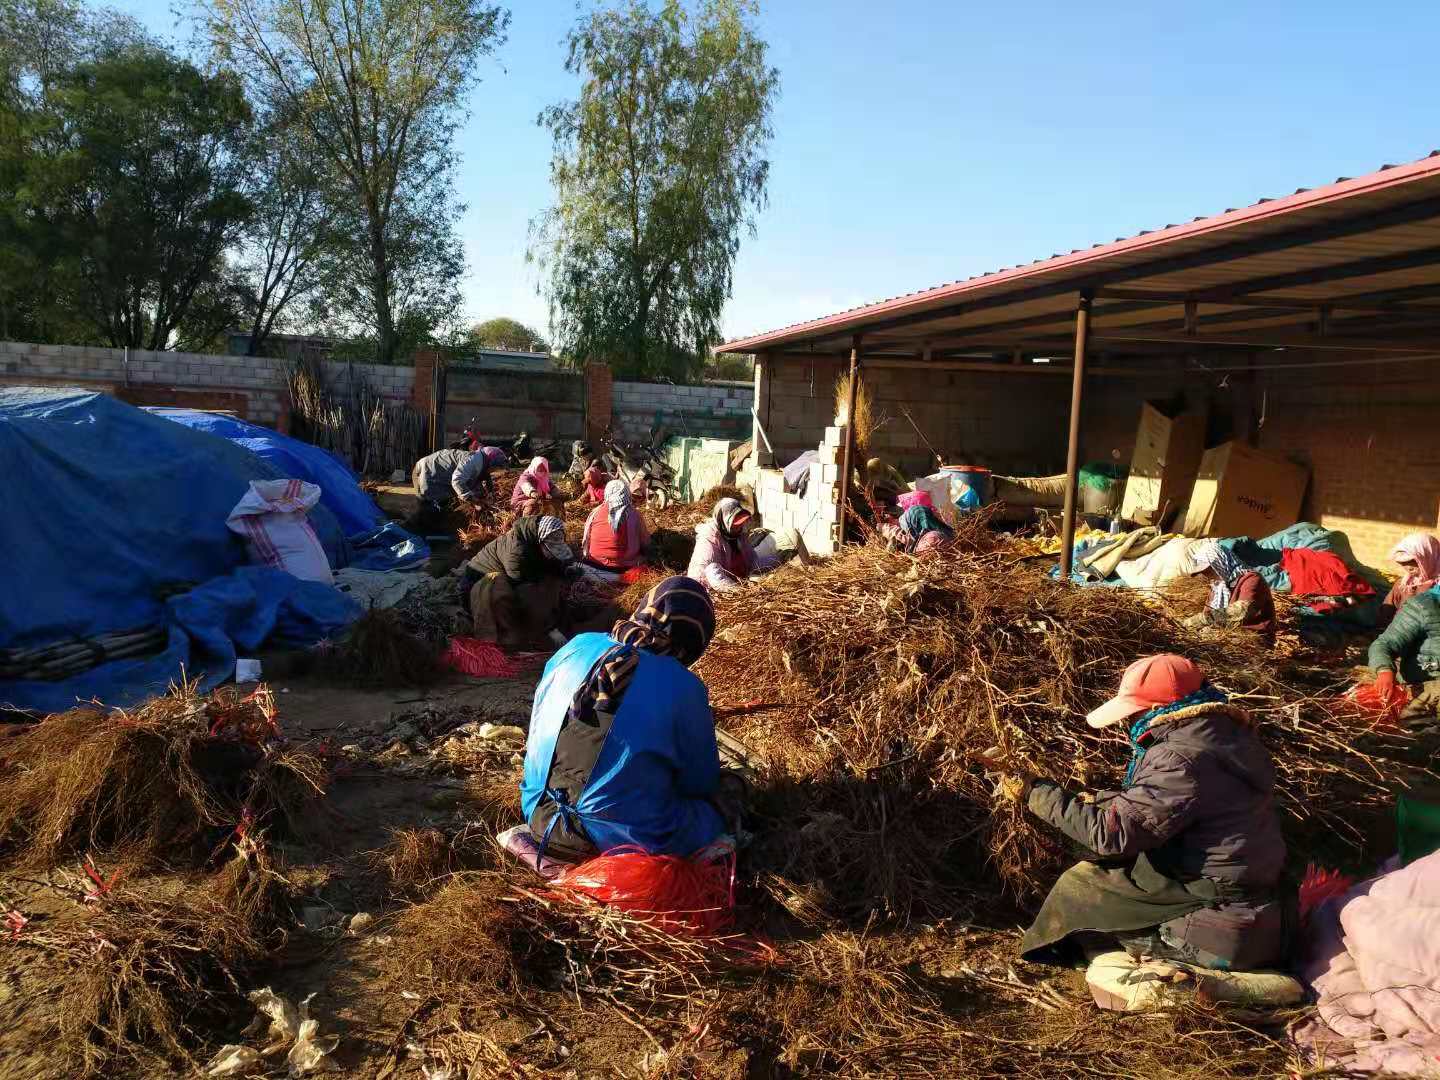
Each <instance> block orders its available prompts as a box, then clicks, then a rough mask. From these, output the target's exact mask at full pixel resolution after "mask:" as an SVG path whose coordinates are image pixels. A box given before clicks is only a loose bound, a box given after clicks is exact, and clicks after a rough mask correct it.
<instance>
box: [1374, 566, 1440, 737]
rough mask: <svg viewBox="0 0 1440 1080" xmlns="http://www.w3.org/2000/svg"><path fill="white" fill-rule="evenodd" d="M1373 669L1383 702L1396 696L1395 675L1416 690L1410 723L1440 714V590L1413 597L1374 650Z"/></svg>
mask: <svg viewBox="0 0 1440 1080" xmlns="http://www.w3.org/2000/svg"><path fill="white" fill-rule="evenodd" d="M1369 659H1370V667H1371V668H1373V669H1374V670H1375V672H1376V675H1375V687H1376V689H1377V691H1378V692H1379V695H1380V699H1381V700H1382V701H1388V700H1390V698H1391V695H1392V694H1394V693H1395V671H1396V667H1397V666H1398V667H1399V670H1400V679H1401V681H1402V682H1405V683H1409V684H1410V685H1412V686H1414V687H1415V688H1416V696H1415V700H1414V701H1412V702H1411V703H1410V704H1409V705H1408V706H1407V707H1406V709H1405V711H1404V713H1403V714H1402V715H1403V716H1404V717H1406V718H1407V719H1416V718H1420V717H1433V716H1436V715H1437V714H1440V586H1436V587H1435V588H1433V589H1428V590H1426V591H1425V592H1422V593H1417V594H1416V595H1415V596H1412V597H1410V599H1408V600H1406V601H1405V602H1404V603H1403V604H1402V605H1401V607H1400V610H1399V611H1397V612H1396V613H1395V618H1394V619H1393V620H1392V621H1391V623H1390V625H1389V626H1388V627H1386V628H1385V632H1384V633H1383V634H1381V635H1380V636H1379V637H1378V638H1376V639H1375V641H1374V643H1373V644H1371V646H1370V658H1369Z"/></svg>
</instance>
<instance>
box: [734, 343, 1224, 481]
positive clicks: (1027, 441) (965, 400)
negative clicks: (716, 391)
mask: <svg viewBox="0 0 1440 1080" xmlns="http://www.w3.org/2000/svg"><path fill="white" fill-rule="evenodd" d="M762 364H763V367H762V370H761V371H760V372H759V374H758V376H757V379H758V380H759V381H760V384H761V394H760V396H761V399H762V402H763V406H762V410H761V417H760V419H761V423H762V424H763V425H764V427H765V431H766V434H768V435H769V437H770V441H771V443H772V444H773V446H774V448H775V454H776V458H777V460H778V461H779V462H780V463H782V464H783V463H785V462H787V461H790V460H791V459H792V458H794V457H795V455H796V454H798V453H800V452H801V451H803V450H813V449H815V447H816V446H817V445H819V443H820V441H821V438H822V437H823V435H824V432H825V428H826V427H828V426H829V425H831V424H833V423H834V403H835V398H834V393H835V382H836V380H837V379H838V378H839V376H840V374H841V372H842V371H843V370H844V369H845V367H846V363H845V362H844V361H842V360H840V359H839V358H828V357H817V358H813V359H812V358H809V357H783V358H781V359H780V360H779V362H778V363H764V362H763V361H762ZM862 380H863V383H864V385H865V386H867V387H868V388H869V389H870V391H871V394H872V402H873V405H872V408H871V412H872V416H873V417H874V419H875V422H876V424H877V427H876V430H875V434H874V435H873V437H872V439H871V448H872V450H873V451H875V452H876V453H879V454H882V455H884V456H885V457H887V458H889V459H890V460H891V461H892V462H893V463H894V464H895V465H896V466H897V467H898V468H900V469H901V471H908V472H911V473H914V474H916V475H920V474H921V473H922V472H924V471H927V470H928V469H929V468H930V466H931V464H932V459H931V458H930V456H929V452H928V451H927V450H926V449H925V446H924V443H922V442H921V440H920V438H919V436H917V435H916V433H915V428H914V427H912V426H911V423H910V421H909V420H908V419H906V416H905V410H906V409H908V410H909V413H910V415H911V417H913V418H914V420H915V424H916V425H918V426H919V428H920V430H921V431H922V432H923V433H924V435H925V438H926V439H927V440H928V441H929V442H930V444H931V445H932V446H934V447H935V449H936V450H937V451H939V452H940V453H941V454H942V455H943V456H944V457H945V458H946V460H947V461H949V462H952V463H954V464H978V465H985V466H986V467H988V468H990V469H993V470H994V471H996V472H1000V473H1007V474H1011V475H1021V476H1025V475H1042V476H1043V475H1047V474H1051V473H1055V472H1059V471H1061V470H1063V469H1064V466H1065V441H1066V436H1067V433H1068V427H1069V414H1070V378H1069V374H1068V372H1063V371H1059V372H1056V373H1050V372H1033V371H1026V372H1024V373H1015V372H996V373H993V374H992V373H990V372H984V371H946V370H943V369H930V370H926V369H921V368H916V369H914V370H906V369H901V368H896V367H878V366H877V367H873V368H866V369H863V370H862ZM1182 388H1183V386H1182V383H1181V381H1180V379H1179V376H1178V375H1176V374H1175V373H1174V372H1172V371H1169V370H1164V369H1160V370H1155V371H1152V372H1147V373H1146V374H1145V375H1142V376H1136V377H1129V376H1123V377H1122V376H1097V377H1095V378H1093V379H1091V380H1090V382H1089V384H1088V385H1087V387H1086V406H1085V415H1084V423H1083V426H1082V429H1081V456H1082V458H1083V459H1084V460H1086V461H1110V460H1119V461H1121V462H1123V463H1126V464H1128V463H1129V461H1130V454H1131V451H1132V450H1133V449H1134V446H1135V431H1136V427H1137V424H1138V422H1139V418H1140V404H1141V402H1143V401H1145V400H1146V399H1147V398H1163V397H1166V396H1169V395H1171V394H1173V393H1175V392H1176V391H1178V390H1180V389H1182ZM1196 389H1197V388H1190V390H1191V392H1192V393H1193V392H1196Z"/></svg>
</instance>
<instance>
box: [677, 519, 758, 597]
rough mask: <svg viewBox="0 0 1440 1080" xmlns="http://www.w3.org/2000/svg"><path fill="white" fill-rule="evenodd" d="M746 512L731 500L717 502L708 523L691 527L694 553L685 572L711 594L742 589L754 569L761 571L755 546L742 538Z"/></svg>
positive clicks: (747, 522)
mask: <svg viewBox="0 0 1440 1080" xmlns="http://www.w3.org/2000/svg"><path fill="white" fill-rule="evenodd" d="M749 524H750V511H749V510H746V509H745V508H744V507H743V506H741V505H740V503H739V502H738V501H737V500H735V499H730V498H726V499H721V500H720V501H719V502H717V503H716V504H715V509H714V510H712V511H711V512H710V520H709V521H702V522H701V523H700V524H699V525H696V526H695V551H694V553H693V554H692V555H691V556H690V568H689V570H687V571H686V572H687V573H688V574H689V575H690V577H692V578H694V579H695V580H696V581H699V582H702V583H703V584H704V585H705V587H706V588H708V589H710V590H712V591H714V592H733V591H735V590H736V589H743V588H744V587H745V582H746V581H748V580H749V578H750V575H751V574H753V573H754V572H755V571H756V570H759V569H762V567H761V566H760V560H759V558H758V557H757V556H756V554H755V547H754V545H753V544H751V543H750V538H749V537H748V536H746V535H745V528H746V526H747V525H749Z"/></svg>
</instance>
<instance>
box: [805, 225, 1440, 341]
mask: <svg viewBox="0 0 1440 1080" xmlns="http://www.w3.org/2000/svg"><path fill="white" fill-rule="evenodd" d="M1436 217H1440V198H1430V199H1421V200H1419V201H1417V202H1413V203H1403V204H1401V205H1399V206H1388V207H1385V208H1384V209H1382V210H1376V211H1374V212H1372V213H1369V214H1361V215H1358V216H1356V217H1351V218H1342V219H1340V220H1338V221H1320V222H1316V223H1315V224H1313V225H1302V226H1299V227H1298V228H1294V229H1285V230H1281V231H1279V232H1276V233H1271V234H1270V235H1268V236H1256V237H1248V238H1246V239H1244V240H1232V241H1230V242H1229V243H1228V244H1220V245H1218V246H1216V247H1212V248H1207V249H1204V250H1201V251H1192V252H1187V253H1185V254H1183V255H1170V256H1165V257H1162V258H1158V259H1151V260H1150V261H1148V262H1140V263H1136V264H1134V265H1132V266H1126V267H1120V268H1117V269H1115V270H1109V271H1105V272H1101V273H1092V274H1085V273H1084V272H1083V271H1081V272H1080V273H1078V274H1077V275H1076V276H1074V277H1072V278H1070V279H1068V280H1067V281H1063V282H1055V283H1053V284H1046V285H1035V286H1031V287H1030V288H1028V289H1016V290H1014V291H1011V292H1003V293H999V294H996V295H994V296H980V297H976V298H975V299H973V300H969V301H959V302H956V303H954V304H948V305H942V306H940V307H935V308H931V309H929V310H928V311H916V312H912V313H910V314H907V315H895V316H892V317H890V318H888V319H876V320H874V321H872V322H864V321H863V320H857V321H856V322H855V323H854V324H852V325H851V326H848V327H843V328H841V327H836V328H835V329H833V330H829V331H826V332H825V333H823V334H820V335H818V336H816V337H814V338H810V339H808V340H811V341H817V342H818V341H824V340H828V339H832V338H833V339H840V338H844V337H848V336H849V335H850V334H851V333H852V332H853V329H854V327H855V326H861V327H863V328H864V330H865V331H866V333H875V332H880V331H884V330H891V329H898V328H899V327H902V326H915V325H917V324H920V323H925V322H930V321H933V320H935V319H944V318H954V317H956V316H958V315H963V314H966V313H967V312H971V311H986V310H990V309H994V308H997V307H1009V306H1011V305H1012V304H1020V303H1025V302H1028V301H1031V300H1044V299H1048V298H1050V297H1053V296H1063V295H1066V294H1071V295H1073V294H1075V293H1077V292H1079V290H1080V288H1081V287H1082V286H1086V285H1088V286H1092V287H1095V288H1104V287H1106V286H1110V285H1119V284H1121V283H1123V282H1127V281H1139V280H1142V279H1144V278H1148V277H1157V276H1159V275H1161V274H1173V273H1177V272H1179V271H1182V270H1193V269H1195V268H1196V267H1199V266H1213V265H1216V264H1218V263H1224V262H1232V261H1233V260H1235V259H1243V258H1247V257H1249V256H1251V255H1264V254H1268V253H1271V252H1275V251H1285V250H1288V249H1290V248H1297V247H1304V246H1306V245H1309V244H1319V243H1324V242H1325V241H1328V240H1340V239H1344V238H1345V237H1349V236H1358V235H1361V234H1363V233H1367V232H1374V231H1376V230H1378V229H1388V228H1394V227H1396V226H1399V225H1410V224H1414V223H1415V222H1417V221H1427V220H1430V219H1433V218H1436ZM977 287H979V283H977ZM801 340H807V339H801Z"/></svg>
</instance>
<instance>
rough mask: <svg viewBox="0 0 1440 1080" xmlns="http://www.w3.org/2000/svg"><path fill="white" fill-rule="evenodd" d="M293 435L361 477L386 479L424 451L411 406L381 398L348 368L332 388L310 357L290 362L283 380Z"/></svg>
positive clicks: (420, 422)
mask: <svg viewBox="0 0 1440 1080" xmlns="http://www.w3.org/2000/svg"><path fill="white" fill-rule="evenodd" d="M286 382H287V384H288V389H289V391H290V415H291V417H292V419H293V422H294V424H295V427H296V432H295V434H296V435H297V436H299V437H300V438H303V439H304V440H305V441H307V442H311V443H314V444H315V445H316V446H319V447H323V448H324V449H326V450H329V451H331V452H333V453H335V454H337V455H339V456H340V458H341V459H342V460H344V461H347V462H349V463H350V465H351V467H353V468H354V469H355V471H356V472H358V473H359V474H360V475H361V476H372V477H388V476H390V475H391V474H392V473H394V472H396V471H397V470H398V471H400V472H403V473H405V474H406V475H408V474H409V472H410V467H411V466H412V465H413V464H414V463H415V461H416V460H417V459H418V458H420V457H422V456H423V455H424V454H425V452H426V450H427V449H428V447H429V438H428V434H429V430H428V429H429V426H430V425H429V421H428V420H427V419H426V417H424V416H422V415H421V414H420V413H418V412H417V411H416V410H415V409H414V408H413V407H412V406H411V405H409V404H407V403H406V402H403V401H392V400H390V399H388V398H386V397H385V396H384V395H382V394H381V393H380V392H379V391H378V390H376V389H375V388H374V386H372V385H371V384H370V382H369V381H368V380H367V379H366V378H365V377H364V376H363V375H360V374H359V373H357V372H356V370H355V368H354V367H353V366H350V367H348V368H347V370H346V378H345V385H343V386H334V385H332V384H331V383H330V381H329V379H328V378H327V376H326V371H325V365H324V362H323V361H321V360H320V359H319V357H317V356H314V355H306V356H304V357H303V358H301V359H300V360H298V361H296V363H295V364H294V366H293V367H292V368H291V369H290V372H289V375H288V377H287V379H286Z"/></svg>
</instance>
